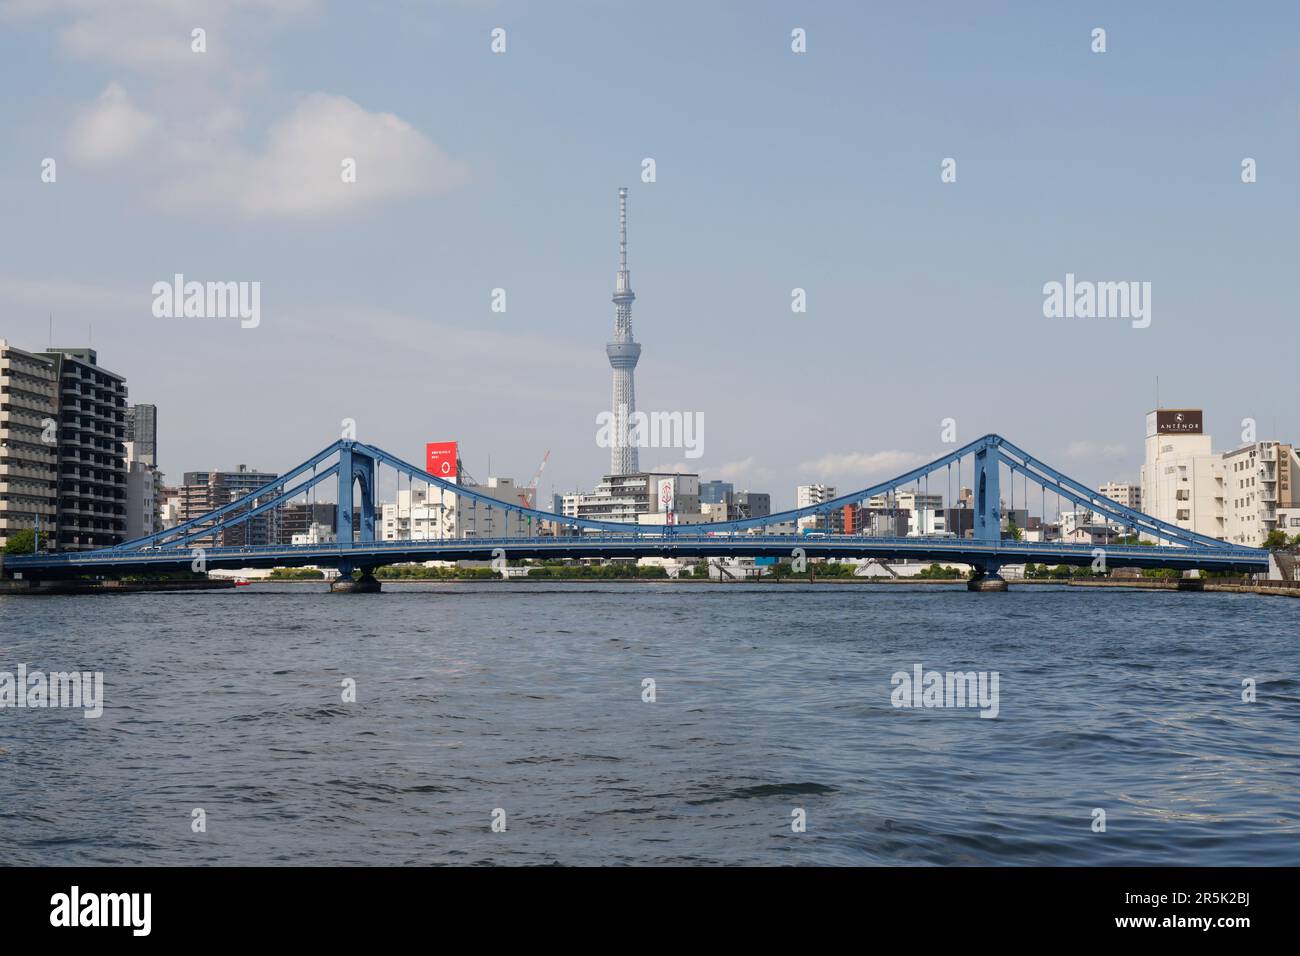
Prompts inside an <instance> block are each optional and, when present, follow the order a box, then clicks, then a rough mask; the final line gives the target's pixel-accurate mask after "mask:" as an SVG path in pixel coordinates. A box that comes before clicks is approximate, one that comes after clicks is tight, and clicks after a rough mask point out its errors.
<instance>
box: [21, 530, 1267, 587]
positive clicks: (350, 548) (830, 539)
mask: <svg viewBox="0 0 1300 956" xmlns="http://www.w3.org/2000/svg"><path fill="white" fill-rule="evenodd" d="M795 549H802V551H803V554H804V556H805V557H808V558H840V559H843V560H848V559H852V558H882V559H889V558H892V559H895V560H919V561H939V562H944V561H947V562H951V563H957V564H978V565H987V566H990V567H997V566H1000V565H1007V564H1023V563H1026V562H1032V563H1035V564H1090V563H1091V562H1092V561H1093V559H1094V555H1095V552H1096V550H1097V547H1096V546H1092V545H1086V544H1062V543H1054V542H1045V543H1044V542H1032V541H1030V542H1026V541H1012V540H1006V541H999V542H981V541H977V540H973V539H970V538H945V537H909V538H873V537H866V536H862V535H794V534H783V535H771V534H748V533H743V532H740V533H734V534H689V533H669V534H647V533H644V532H643V533H640V534H627V535H605V534H589V535H583V536H561V537H513V538H466V539H450V540H436V541H371V542H360V541H358V542H353V543H351V544H347V543H333V544H322V545H301V546H290V545H269V546H264V547H248V548H204V549H202V558H203V562H204V565H205V566H206V567H207V568H209V569H211V568H244V567H248V568H267V567H301V566H304V565H324V566H326V567H340V566H343V567H353V568H362V567H366V568H369V567H378V566H381V565H386V564H398V563H403V562H413V561H416V562H418V561H467V560H468V561H488V560H491V559H492V558H493V557H497V556H500V553H503V554H504V557H505V558H506V559H508V560H515V559H522V558H543V559H545V558H641V557H665V558H674V557H676V558H707V557H774V558H787V559H788V558H791V557H793V556H795ZM1102 550H1104V552H1105V561H1106V566H1107V567H1108V568H1117V567H1139V568H1173V569H1179V570H1186V569H1192V568H1200V569H1203V570H1206V571H1237V572H1244V573H1250V572H1259V571H1266V570H1267V569H1268V552H1266V551H1259V550H1257V549H1253V548H1240V547H1233V546H1228V545H1225V546H1224V547H1223V548H1222V549H1215V548H1188V547H1168V546H1152V547H1148V546H1141V545H1111V546H1108V547H1105V548H1104V549H1102ZM198 554H199V549H197V548H143V549H136V550H115V549H105V550H100V551H83V552H73V553H66V554H50V555H44V554H41V555H28V556H23V557H14V556H10V557H8V558H7V559H6V560H5V562H4V564H5V572H6V573H8V574H12V573H15V572H21V573H22V574H23V575H24V576H25V577H41V578H45V577H63V576H70V575H81V574H129V573H137V572H141V571H175V570H185V569H188V568H189V567H190V566H191V564H192V562H193V561H194V559H195V557H196V556H197V555H198Z"/></svg>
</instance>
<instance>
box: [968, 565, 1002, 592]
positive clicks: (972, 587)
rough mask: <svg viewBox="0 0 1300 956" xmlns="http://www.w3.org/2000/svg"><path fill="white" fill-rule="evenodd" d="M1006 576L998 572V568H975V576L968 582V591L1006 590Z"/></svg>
mask: <svg viewBox="0 0 1300 956" xmlns="http://www.w3.org/2000/svg"><path fill="white" fill-rule="evenodd" d="M1006 589H1007V581H1006V578H1004V577H1002V575H1000V574H998V569H997V568H980V567H977V568H976V569H975V577H973V578H971V579H970V580H969V581H967V582H966V590H967V591H1005V590H1006Z"/></svg>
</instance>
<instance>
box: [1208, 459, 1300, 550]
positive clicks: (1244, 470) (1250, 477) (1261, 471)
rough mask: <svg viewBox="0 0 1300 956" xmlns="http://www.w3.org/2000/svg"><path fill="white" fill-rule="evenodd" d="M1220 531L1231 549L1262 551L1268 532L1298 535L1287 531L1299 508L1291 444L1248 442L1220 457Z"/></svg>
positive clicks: (1299, 468)
mask: <svg viewBox="0 0 1300 956" xmlns="http://www.w3.org/2000/svg"><path fill="white" fill-rule="evenodd" d="M1223 477H1224V485H1225V488H1224V532H1225V535H1226V537H1227V540H1228V541H1229V542H1231V543H1232V544H1244V545H1246V546H1247V547H1252V548H1261V547H1263V546H1264V542H1265V541H1266V540H1267V539H1268V536H1269V534H1270V533H1271V532H1272V531H1275V530H1280V531H1282V532H1283V533H1284V534H1286V535H1287V536H1288V537H1293V536H1295V535H1296V534H1300V526H1295V527H1292V526H1291V520H1292V518H1293V515H1292V511H1293V509H1295V508H1297V507H1298V506H1300V489H1297V488H1296V481H1297V480H1298V479H1300V456H1298V455H1297V454H1296V450H1295V448H1293V447H1292V446H1291V445H1287V444H1283V443H1282V442H1277V441H1261V442H1253V443H1251V444H1249V445H1243V446H1242V447H1240V448H1238V449H1235V450H1234V451H1229V452H1225V453H1224V454H1223Z"/></svg>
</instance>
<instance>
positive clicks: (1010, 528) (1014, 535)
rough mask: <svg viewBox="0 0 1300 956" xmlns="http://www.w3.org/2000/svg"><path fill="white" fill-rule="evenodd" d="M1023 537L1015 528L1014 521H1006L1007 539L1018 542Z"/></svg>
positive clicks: (1023, 534)
mask: <svg viewBox="0 0 1300 956" xmlns="http://www.w3.org/2000/svg"><path fill="white" fill-rule="evenodd" d="M1024 536H1025V533H1024V532H1023V531H1021V530H1020V529H1019V528H1018V527H1017V526H1016V523H1015V521H1013V520H1011V519H1007V537H1008V538H1010V539H1011V540H1012V541H1019V540H1020V539H1021V538H1023V537H1024Z"/></svg>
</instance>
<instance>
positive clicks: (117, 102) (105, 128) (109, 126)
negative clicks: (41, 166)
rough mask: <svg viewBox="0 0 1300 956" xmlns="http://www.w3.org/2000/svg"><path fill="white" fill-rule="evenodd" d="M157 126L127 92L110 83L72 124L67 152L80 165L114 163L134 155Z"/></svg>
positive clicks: (155, 121) (153, 119) (152, 118)
mask: <svg viewBox="0 0 1300 956" xmlns="http://www.w3.org/2000/svg"><path fill="white" fill-rule="evenodd" d="M157 124H158V121H157V120H156V119H155V118H154V117H152V116H150V115H149V114H148V113H145V112H144V111H142V110H139V109H137V108H136V107H135V105H134V104H133V103H132V102H131V99H130V97H128V96H127V94H126V90H124V89H122V87H121V86H119V85H118V84H117V83H110V84H108V86H106V87H104V91H103V92H102V93H100V94H99V98H98V99H96V100H95V103H94V105H93V106H91V107H89V108H88V109H86V110H84V111H83V112H82V113H81V115H80V116H78V117H77V119H76V120H75V121H73V124H72V127H71V128H70V129H69V130H68V149H69V150H70V151H71V153H72V156H73V158H74V159H77V160H80V161H82V162H86V163H108V162H113V161H114V160H118V159H122V158H124V157H126V156H129V155H131V154H132V153H134V152H136V150H138V149H139V148H140V146H141V145H143V144H144V142H145V140H146V139H147V138H148V136H149V134H150V133H151V132H153V130H154V128H155V127H156V126H157Z"/></svg>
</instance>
